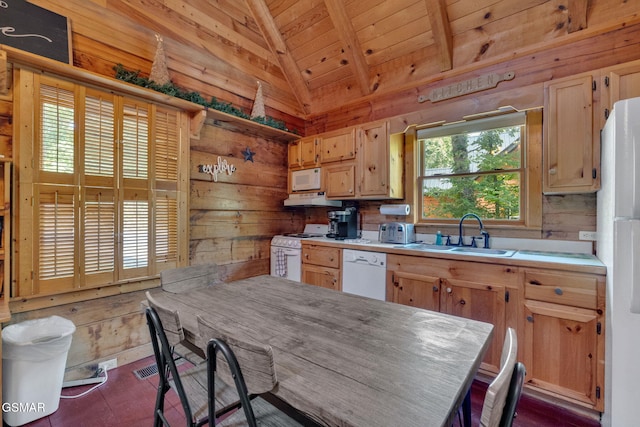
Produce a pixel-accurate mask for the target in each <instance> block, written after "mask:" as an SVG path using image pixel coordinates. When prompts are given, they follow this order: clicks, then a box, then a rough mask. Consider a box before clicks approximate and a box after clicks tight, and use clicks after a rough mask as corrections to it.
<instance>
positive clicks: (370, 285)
mask: <svg viewBox="0 0 640 427" xmlns="http://www.w3.org/2000/svg"><path fill="white" fill-rule="evenodd" d="M386 269H387V254H385V253H380V252H366V251H354V250H353V249H344V250H343V251H342V291H343V292H347V293H350V294H355V295H362V296H364V297H369V298H374V299H378V300H381V301H384V300H385V295H386V276H387V275H386Z"/></svg>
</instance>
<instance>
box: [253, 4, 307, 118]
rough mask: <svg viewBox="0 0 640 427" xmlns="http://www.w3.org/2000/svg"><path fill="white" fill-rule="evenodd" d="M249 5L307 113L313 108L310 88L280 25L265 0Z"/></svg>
mask: <svg viewBox="0 0 640 427" xmlns="http://www.w3.org/2000/svg"><path fill="white" fill-rule="evenodd" d="M247 6H248V7H249V10H251V13H252V14H253V19H254V20H255V21H256V23H257V24H258V27H260V30H261V31H262V34H263V35H264V38H265V40H266V41H267V44H268V45H269V47H270V48H271V51H272V52H273V54H274V55H275V56H276V57H277V58H278V61H279V62H280V66H281V68H282V72H283V73H284V75H285V77H286V79H287V81H289V84H290V85H291V89H292V91H293V93H294V95H295V96H296V98H297V99H298V102H299V103H300V106H301V108H302V110H303V111H305V112H306V113H307V114H308V112H309V110H310V108H311V95H310V93H309V88H308V87H307V85H306V84H305V81H304V79H303V78H302V74H301V73H300V70H299V69H298V65H297V64H296V62H295V61H294V59H293V57H292V56H291V53H290V52H289V49H287V45H286V44H285V42H284V40H283V38H282V35H281V34H280V31H279V30H278V27H277V26H276V24H275V22H274V21H273V18H272V16H271V14H270V13H269V8H268V7H267V5H266V3H265V2H264V0H247Z"/></svg>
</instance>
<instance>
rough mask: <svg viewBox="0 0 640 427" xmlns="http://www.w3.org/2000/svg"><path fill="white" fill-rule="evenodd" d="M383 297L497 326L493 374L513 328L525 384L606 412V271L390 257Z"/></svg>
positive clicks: (489, 362) (489, 358)
mask: <svg viewBox="0 0 640 427" xmlns="http://www.w3.org/2000/svg"><path fill="white" fill-rule="evenodd" d="M386 297H387V301H391V302H395V303H399V304H404V305H409V306H412V307H419V308H424V309H427V310H434V311H440V312H443V313H449V314H452V315H455V316H461V317H466V318H470V319H475V320H481V321H484V322H488V323H492V324H493V325H494V335H493V341H492V345H491V347H490V348H489V350H488V352H487V354H486V356H485V358H484V360H483V364H482V369H483V370H485V371H489V372H498V368H499V366H500V355H501V352H502V344H503V341H504V334H505V331H506V328H507V327H512V328H515V329H516V332H517V335H518V355H519V356H518V358H519V360H521V361H522V362H523V363H524V364H525V367H526V370H527V376H526V379H525V384H526V386H527V387H530V388H534V389H536V390H538V391H540V392H542V393H545V394H549V395H551V396H554V397H557V398H561V399H564V400H566V401H569V402H572V403H574V404H578V405H581V406H584V407H587V408H590V409H595V410H597V411H603V409H604V340H605V337H604V318H605V312H604V310H605V300H604V298H605V276H604V275H600V274H591V273H579V272H570V271H564V270H554V269H551V268H529V267H510V266H504V265H496V264H490V263H482V262H470V261H458V260H446V259H435V258H428V257H420V256H409V255H395V254H388V255H387V295H386Z"/></svg>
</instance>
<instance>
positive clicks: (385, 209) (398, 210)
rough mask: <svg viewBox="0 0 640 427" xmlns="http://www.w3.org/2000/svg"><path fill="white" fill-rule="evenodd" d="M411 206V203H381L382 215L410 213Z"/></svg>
mask: <svg viewBox="0 0 640 427" xmlns="http://www.w3.org/2000/svg"><path fill="white" fill-rule="evenodd" d="M410 211H411V207H410V206H409V205H380V213H381V214H382V215H405V216H406V215H409V212H410Z"/></svg>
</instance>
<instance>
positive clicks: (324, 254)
mask: <svg viewBox="0 0 640 427" xmlns="http://www.w3.org/2000/svg"><path fill="white" fill-rule="evenodd" d="M340 251H341V250H340V249H339V248H330V247H327V246H315V245H308V246H306V245H303V246H302V262H303V263H304V264H315V265H322V266H324V267H333V268H340Z"/></svg>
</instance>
